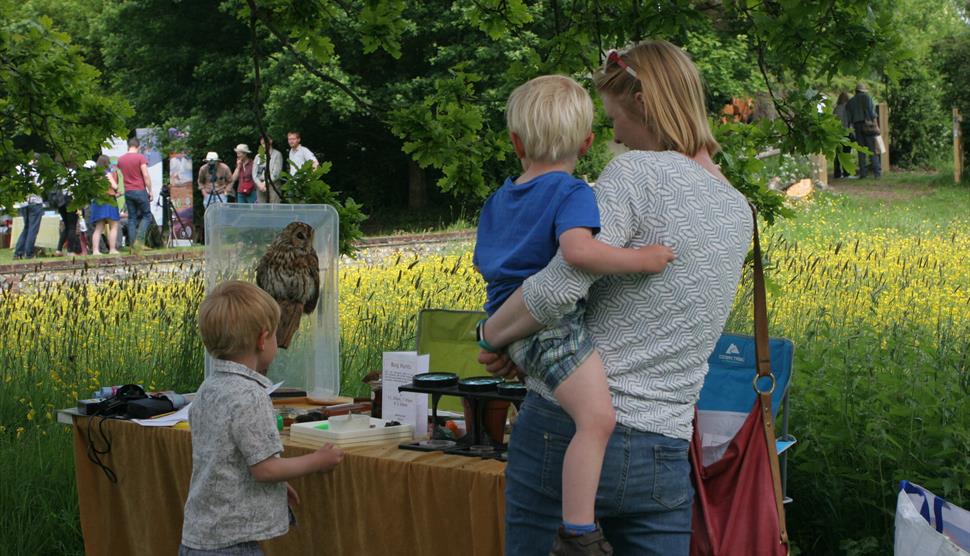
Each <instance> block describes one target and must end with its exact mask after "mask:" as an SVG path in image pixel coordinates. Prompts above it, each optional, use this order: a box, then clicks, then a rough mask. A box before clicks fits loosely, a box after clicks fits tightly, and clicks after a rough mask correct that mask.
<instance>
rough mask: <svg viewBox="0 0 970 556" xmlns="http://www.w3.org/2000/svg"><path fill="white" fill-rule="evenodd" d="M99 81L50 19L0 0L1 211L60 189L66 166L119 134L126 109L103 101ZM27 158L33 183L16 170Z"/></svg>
mask: <svg viewBox="0 0 970 556" xmlns="http://www.w3.org/2000/svg"><path fill="white" fill-rule="evenodd" d="M98 76H99V73H98V71H97V70H96V69H95V68H93V67H91V66H89V65H88V64H86V63H84V61H83V59H82V57H81V54H80V52H79V50H78V49H77V47H75V46H74V45H72V44H71V41H70V38H69V37H68V36H67V35H65V34H63V33H61V32H58V31H57V30H56V29H55V28H54V27H53V25H52V22H51V20H50V19H49V18H47V17H34V16H29V15H24V14H21V13H20V12H19V11H18V9H17V7H16V6H15V4H14V3H13V2H11V1H9V0H0V206H2V207H5V209H6V210H8V211H9V210H12V207H13V205H14V203H17V202H19V201H22V200H23V199H24V198H26V196H27V195H28V194H29V193H41V194H42V193H43V191H44V190H49V189H51V188H53V187H55V186H57V184H59V183H62V182H63V180H66V179H67V172H66V170H65V168H64V166H65V165H67V164H76V165H78V166H81V165H82V164H83V162H84V161H85V160H86V159H88V158H90V157H91V156H92V154H93V153H95V152H97V151H98V150H99V149H100V147H101V143H102V141H104V139H105V138H106V137H109V136H110V135H112V134H115V133H119V132H121V130H122V129H123V127H122V126H123V121H124V118H125V117H127V116H128V115H130V113H131V112H130V108H129V106H128V103H127V102H125V101H124V100H122V99H121V98H119V97H115V96H110V95H105V94H104V93H103V92H102V91H101V89H100V86H99V83H98ZM34 159H36V161H35V162H34V163H33V168H34V169H35V171H36V172H37V173H38V174H39V176H40V183H39V184H38V183H36V182H35V180H34V179H32V178H31V177H30V176H29V173H28V172H19V173H18V172H17V171H16V170H15V169H16V168H17V167H18V166H20V167H26V165H27V164H28V163H29V162H30V161H31V160H34ZM101 188H102V186H99V185H96V183H95V182H94V181H93V180H83V181H82V182H80V183H79V184H78V189H77V190H76V192H75V193H76V196H77V197H78V198H81V199H90V198H92V197H94V196H95V195H96V194H97V193H99V192H100V189H101ZM42 196H43V195H42Z"/></svg>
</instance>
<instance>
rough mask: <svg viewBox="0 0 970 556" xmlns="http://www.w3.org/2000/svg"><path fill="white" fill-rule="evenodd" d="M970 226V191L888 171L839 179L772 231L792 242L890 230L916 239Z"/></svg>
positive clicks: (930, 177) (930, 176)
mask: <svg viewBox="0 0 970 556" xmlns="http://www.w3.org/2000/svg"><path fill="white" fill-rule="evenodd" d="M959 222H962V223H967V222H970V187H968V186H967V185H954V184H952V182H948V180H947V179H946V176H942V175H940V174H935V173H911V172H907V173H892V174H886V175H884V176H883V178H882V179H881V180H873V179H866V180H839V181H837V182H835V183H834V184H832V186H831V188H830V190H829V191H824V192H821V193H817V194H816V195H815V196H814V198H813V202H812V203H811V204H809V205H808V206H805V207H804V208H803V209H801V210H799V214H798V217H797V218H794V219H789V220H787V221H786V220H784V219H783V220H781V221H779V223H778V225H777V226H776V230H777V231H779V232H781V233H783V234H784V236H785V237H787V238H789V239H793V240H800V239H805V238H809V237H811V238H815V239H820V238H842V237H845V236H847V235H849V234H852V233H855V232H866V231H873V230H877V229H878V230H891V231H895V232H898V233H900V234H910V235H921V234H927V233H933V232H938V231H940V230H941V229H943V228H946V227H947V226H949V225H951V224H953V223H959Z"/></svg>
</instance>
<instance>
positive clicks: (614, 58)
mask: <svg viewBox="0 0 970 556" xmlns="http://www.w3.org/2000/svg"><path fill="white" fill-rule="evenodd" d="M610 64H616V65H617V66H619V67H620V69H622V70H623V71H625V72H627V73H629V74H630V76H631V77H633V78H634V79H639V78H638V77H637V72H636V70H634V69H633V68H631V67H630V66H629V64H627V63H626V62H625V61H624V60H623V56H622V55H621V54H620V52H619V51H618V50H610V51H609V52H608V53H607V54H606V62H604V63H603V70H604V71H605V70H606V69H607V68H609V66H610Z"/></svg>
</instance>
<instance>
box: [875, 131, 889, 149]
mask: <svg viewBox="0 0 970 556" xmlns="http://www.w3.org/2000/svg"><path fill="white" fill-rule="evenodd" d="M875 154H886V142H885V141H883V140H882V135H876V153H875Z"/></svg>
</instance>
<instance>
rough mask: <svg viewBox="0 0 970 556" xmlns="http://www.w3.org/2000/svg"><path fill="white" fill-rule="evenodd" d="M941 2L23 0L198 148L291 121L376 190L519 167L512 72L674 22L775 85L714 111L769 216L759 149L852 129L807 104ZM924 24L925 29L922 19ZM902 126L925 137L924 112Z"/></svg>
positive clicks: (576, 67)
mask: <svg viewBox="0 0 970 556" xmlns="http://www.w3.org/2000/svg"><path fill="white" fill-rule="evenodd" d="M4 1H7V2H9V0H4ZM933 3H934V7H938V8H940V9H921V6H922V3H920V2H916V1H915V0H912V1H909V0H907V1H905V2H901V3H899V2H893V1H892V0H828V1H824V2H789V1H782V0H766V1H763V2H757V3H749V2H716V1H712V2H697V1H696V0H671V1H669V2H663V3H649V2H642V1H640V0H601V1H598V2H589V1H588V0H535V1H527V0H474V1H473V2H470V3H468V2H454V1H451V0H429V1H426V2H404V1H403V0H367V1H363V2H353V1H351V2H347V1H345V0H340V1H337V0H301V1H295V0H194V1H193V2H175V3H173V2H167V1H163V0H127V1H126V2H121V3H116V2H107V1H105V0H91V1H90V2H79V1H77V0H64V1H63V2H55V1H54V0H27V4H26V6H27V9H29V10H32V12H33V13H35V14H47V15H49V16H50V17H52V18H53V19H54V20H55V21H56V22H57V23H58V24H59V25H61V26H62V27H64V28H66V29H69V30H70V31H71V32H74V33H77V34H78V35H79V36H77V37H76V40H77V42H78V44H79V45H80V46H81V52H83V55H84V57H85V58H86V59H87V60H88V61H89V62H90V63H91V64H93V65H95V66H98V67H100V69H101V70H102V71H103V74H102V75H101V76H100V79H101V83H102V85H103V86H104V87H106V88H108V89H109V90H112V91H115V92H117V93H118V94H120V95H122V96H123V97H124V98H126V99H127V100H128V101H129V102H130V103H131V105H132V106H133V107H134V115H133V116H132V115H131V114H130V113H128V112H126V111H125V109H124V107H123V104H124V103H123V102H118V103H117V104H118V105H121V106H122V108H120V109H118V110H114V111H113V112H114V113H113V114H112V117H117V116H121V117H123V118H126V121H127V123H128V125H129V126H130V127H136V126H137V127H146V126H150V125H154V126H159V127H177V128H180V129H185V130H189V131H190V134H189V139H188V147H189V149H190V150H191V151H192V152H193V154H194V155H195V158H196V159H201V156H202V155H203V154H204V153H205V152H208V151H210V150H216V151H217V152H219V153H220V154H222V155H223V157H224V158H228V156H227V155H229V153H231V151H232V148H233V146H234V145H235V144H237V143H240V142H245V143H249V144H250V145H252V146H255V145H256V144H257V143H258V139H257V138H258V136H259V135H260V134H261V133H268V134H269V135H270V136H271V137H272V138H273V139H274V140H275V142H276V145H277V146H281V145H282V148H285V145H283V142H284V140H285V133H286V132H287V131H289V130H298V131H301V133H302V137H303V144H304V145H306V146H308V147H310V148H311V149H312V150H314V151H315V152H316V153H317V154H318V156H320V158H321V160H327V161H329V162H331V167H330V171H329V173H327V174H326V179H327V181H328V182H330V183H331V184H333V185H334V189H339V190H340V191H342V192H344V193H345V194H350V195H353V196H354V197H355V198H356V199H358V200H360V201H362V202H363V204H364V205H365V206H369V207H374V206H391V207H402V206H408V205H410V206H411V207H420V206H421V204H422V203H423V202H429V201H430V202H447V199H449V198H451V199H455V200H456V201H458V202H461V201H463V200H472V201H474V200H476V199H480V198H482V197H483V196H484V195H486V194H487V193H488V192H489V191H491V190H492V189H494V188H495V187H496V186H497V185H498V184H499V183H501V181H502V179H503V178H504V177H505V176H506V175H509V174H513V173H516V172H517V171H518V168H517V166H518V161H517V160H516V159H515V157H514V156H512V151H511V147H510V146H509V144H508V141H507V138H506V131H505V124H504V105H505V100H506V98H507V95H508V94H509V92H511V90H512V89H513V88H514V87H516V86H517V85H519V84H521V83H522V82H524V81H525V80H527V79H529V78H531V77H534V76H536V75H539V74H544V73H565V74H570V75H573V76H575V77H577V78H578V79H580V80H581V81H584V82H586V83H587V84H588V83H589V77H590V75H591V73H592V72H593V71H595V69H596V68H598V67H599V66H600V64H601V62H602V58H603V53H604V52H605V51H607V50H609V49H611V48H616V47H624V46H626V45H629V44H631V43H634V42H636V41H638V40H641V39H644V38H648V37H649V38H664V39H668V40H670V41H671V42H674V43H675V44H678V45H680V46H682V47H683V48H685V50H686V51H687V52H688V53H689V54H691V56H692V57H693V58H694V59H695V61H696V62H697V64H698V67H699V68H700V70H701V72H702V75H703V77H704V79H705V82H706V85H707V88H708V98H709V108H710V109H711V111H712V112H714V111H715V110H716V109H717V108H718V106H719V104H721V103H722V102H725V101H726V100H728V99H730V97H732V96H742V95H751V94H755V93H762V94H763V96H764V97H765V98H769V99H773V102H774V103H775V105H776V107H775V108H776V110H775V111H776V112H777V114H778V116H779V117H778V119H775V120H765V121H761V122H759V123H758V124H757V125H756V126H742V125H736V124H725V125H720V124H719V125H717V126H716V133H717V136H718V139H719V141H720V142H721V143H722V145H723V146H724V147H725V148H724V151H723V153H722V154H721V155H719V158H718V162H719V163H720V164H721V165H722V168H723V169H724V170H725V173H726V174H727V175H728V177H729V178H730V179H731V180H732V182H733V183H734V184H735V185H736V186H737V187H738V188H739V189H741V190H742V191H744V192H745V194H747V195H748V196H749V197H751V198H752V199H753V200H755V202H756V203H757V204H759V205H760V206H761V207H762V209H763V212H765V213H766V214H767V215H768V216H769V217H772V216H773V215H774V214H775V213H776V212H777V211H779V210H780V199H779V198H778V197H777V196H776V195H774V194H773V193H771V192H769V191H768V190H767V189H766V188H765V184H764V179H763V172H762V171H761V162H760V161H759V160H758V159H756V158H754V155H755V154H757V153H758V152H761V151H763V150H764V149H766V148H769V147H777V148H779V149H781V151H782V152H785V153H817V152H821V153H831V152H834V151H835V150H836V147H837V146H839V145H840V144H843V143H845V142H846V141H847V140H846V139H845V138H844V137H842V132H841V128H840V126H839V124H838V122H837V121H836V120H835V119H834V118H832V117H831V115H830V114H827V113H820V112H819V110H818V106H819V104H820V103H822V102H823V101H824V100H825V96H824V95H823V92H829V93H831V92H832V91H837V90H838V89H839V88H845V87H846V86H848V85H847V84H849V83H854V82H855V81H856V80H865V81H868V82H870V83H872V84H878V85H880V86H882V87H886V88H890V87H891V86H895V85H896V84H898V83H899V82H900V76H901V75H903V76H904V74H906V73H907V72H910V71H911V69H912V68H913V67H918V66H919V65H920V63H921V62H920V60H924V59H925V58H926V57H927V56H928V55H929V54H928V53H930V52H933V51H934V49H935V48H937V47H936V46H934V45H935V44H937V43H938V41H939V40H940V37H948V36H951V35H952V34H954V33H957V34H959V33H960V32H963V31H965V28H966V20H965V15H966V11H965V10H966V6H963V5H961V4H960V3H958V2H957V1H956V0H933ZM906 14H909V15H906ZM961 17H963V18H964V19H961ZM38 21H39V20H38ZM924 24H925V25H926V26H927V27H929V28H930V29H931V30H930V31H916V30H914V29H915V28H917V27H919V26H921V25H924ZM917 36H918V37H919V39H918V40H914V37H917ZM904 37H905V40H904ZM71 51H72V52H74V55H77V53H78V51H77V49H74V48H73V47H71ZM907 63H909V64H911V65H910V66H907V65H906V64H907ZM95 79H97V78H95ZM947 90H959V87H955V86H950V87H949V88H948V89H947ZM887 94H888V95H889V96H890V98H901V97H899V95H897V96H895V97H894V96H892V90H891V89H890V91H889V93H887ZM942 95H943V93H940V94H939V95H937V97H940V99H938V100H937V102H944V101H943V100H942ZM951 96H952V95H951ZM833 100H834V99H833V98H828V102H830V103H831V102H832V101H833ZM900 102H901V103H902V102H903V101H900ZM906 102H909V101H906ZM901 105H902V104H901ZM826 112H830V110H828V111H826ZM937 112H939V110H938V109H937ZM933 117H934V118H937V119H938V118H939V116H938V113H937V114H936V115H935V116H933ZM923 119H926V118H923ZM903 127H904V128H905V125H904V126H903ZM931 127H932V126H931ZM927 129H929V131H926V132H925V133H928V134H929V135H931V136H932V137H936V136H937V135H938V130H936V129H935V128H932V129H930V128H927ZM596 131H597V135H598V142H597V145H596V146H595V148H594V149H593V151H592V152H593V153H594V156H591V157H587V159H586V160H584V161H581V168H580V170H579V171H580V172H581V173H585V174H588V175H590V176H591V177H592V178H595V176H596V174H597V173H598V171H599V170H600V169H601V167H602V165H603V164H604V163H605V162H606V160H608V154H607V153H606V151H605V144H606V143H607V142H608V141H609V140H610V132H609V130H608V129H607V128H606V122H605V121H604V120H602V119H600V120H598V121H597V130H596ZM907 133H910V134H911V136H912V137H914V138H915V139H913V141H922V139H920V137H923V136H922V135H920V134H921V133H924V131H920V130H916V131H912V132H907ZM904 142H905V141H900V144H903V143H904ZM318 179H320V180H321V181H322V179H323V176H322V175H321V176H318ZM426 183H427V184H434V185H435V187H433V188H426V187H425V184H426ZM297 189H299V190H301V191H302V190H305V188H297Z"/></svg>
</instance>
